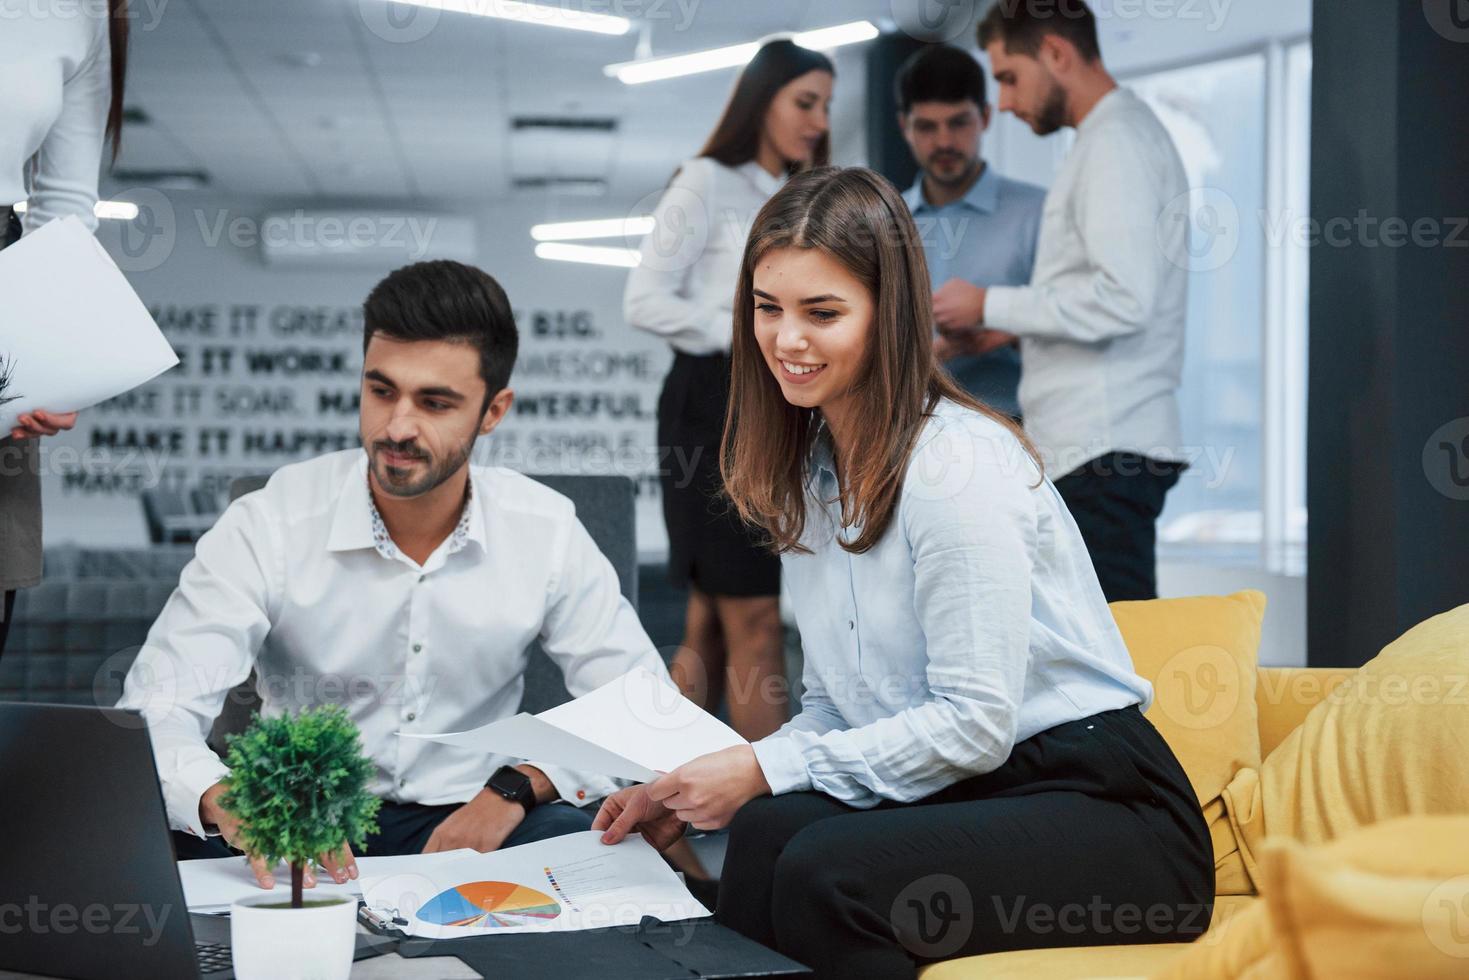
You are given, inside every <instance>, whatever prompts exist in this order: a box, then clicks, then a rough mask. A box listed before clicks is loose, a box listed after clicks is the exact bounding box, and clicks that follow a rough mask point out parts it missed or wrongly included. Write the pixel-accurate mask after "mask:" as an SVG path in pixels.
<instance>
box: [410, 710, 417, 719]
mask: <svg viewBox="0 0 1469 980" xmlns="http://www.w3.org/2000/svg"><path fill="white" fill-rule="evenodd" d="M417 717H418V715H417V714H416V713H414V712H412V711H410V712H408V720H409V721H412V720H413V719H415V718H417Z"/></svg>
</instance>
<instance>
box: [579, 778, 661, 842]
mask: <svg viewBox="0 0 1469 980" xmlns="http://www.w3.org/2000/svg"><path fill="white" fill-rule="evenodd" d="M592 829H593V830H601V831H605V833H603V834H602V843H603V844H620V843H622V840H623V838H625V837H626V836H627V835H628V834H631V833H639V834H642V835H643V839H644V840H646V841H647V842H648V843H649V844H652V845H653V847H654V848H655V849H656V850H659V851H664V850H667V849H668V848H669V847H671V846H673V844H674V843H675V842H677V841H678V839H679V838H681V837H682V836H683V832H684V822H683V821H682V820H680V819H678V817H677V815H675V814H674V812H673V811H672V810H670V809H668V808H667V807H665V806H664V805H663V804H662V803H657V802H655V801H653V800H652V799H650V798H649V797H648V787H647V786H629V787H628V788H627V789H624V790H619V791H617V792H616V793H613V794H612V795H611V796H609V797H607V799H605V800H603V801H602V809H600V810H598V811H597V819H596V820H593V821H592Z"/></svg>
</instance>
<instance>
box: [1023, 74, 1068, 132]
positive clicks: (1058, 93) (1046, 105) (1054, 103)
mask: <svg viewBox="0 0 1469 980" xmlns="http://www.w3.org/2000/svg"><path fill="white" fill-rule="evenodd" d="M1067 114H1068V112H1067V105H1066V91H1065V90H1064V89H1062V88H1061V86H1059V85H1057V84H1056V83H1055V82H1052V83H1051V88H1050V91H1048V92H1047V93H1046V100H1045V101H1044V102H1042V103H1041V110H1040V112H1038V113H1036V117H1035V122H1033V123H1031V124H1030V128H1031V130H1032V131H1033V132H1034V133H1035V134H1036V135H1037V136H1050V135H1051V134H1052V133H1054V132H1055V131H1056V130H1058V129H1060V128H1061V127H1062V126H1064V125H1066V116H1067Z"/></svg>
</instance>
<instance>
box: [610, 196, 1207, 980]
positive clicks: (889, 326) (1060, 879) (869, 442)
mask: <svg viewBox="0 0 1469 980" xmlns="http://www.w3.org/2000/svg"><path fill="white" fill-rule="evenodd" d="M737 290H738V292H737V296H736V313H735V318H734V346H733V377H732V380H731V394H730V406H729V425H728V427H727V428H726V430H725V435H724V443H723V447H722V461H723V474H724V479H725V483H726V486H727V489H728V492H729V495H730V497H731V498H732V499H733V500H734V501H735V503H736V504H737V505H738V507H739V510H740V513H741V514H742V515H744V516H745V517H746V518H747V519H749V520H750V521H751V522H753V523H756V524H758V525H759V526H760V527H762V528H764V529H765V531H766V533H767V534H768V535H769V536H770V538H771V540H772V541H773V543H774V546H775V548H776V549H777V550H779V551H780V553H781V556H782V560H783V562H784V570H785V575H786V582H787V586H788V588H789V590H790V595H791V599H792V601H793V604H794V606H795V611H796V621H797V624H798V625H799V627H800V631H801V645H802V648H803V651H804V653H805V674H804V677H803V680H804V694H803V695H802V699H801V712H800V714H798V715H797V716H796V717H795V718H794V719H792V720H791V721H790V722H789V723H788V724H786V725H785V726H784V727H783V728H781V729H780V731H778V732H776V733H775V734H774V735H771V736H769V737H768V738H765V739H762V740H760V741H758V742H756V743H755V744H754V745H741V746H737V747H734V748H730V749H725V750H722V751H720V752H714V753H710V754H708V755H704V756H701V757H700V758H698V759H695V760H693V761H692V762H689V763H686V764H685V765H683V766H680V767H678V768H677V769H675V770H673V771H672V772H671V773H668V774H667V775H664V776H661V777H660V778H659V779H657V780H656V781H654V782H652V783H649V784H647V785H645V786H635V787H631V788H629V789H625V790H622V791H621V792H619V793H617V794H614V795H613V796H612V797H610V798H609V799H608V800H607V802H606V803H605V804H603V807H602V810H601V812H600V813H598V815H597V820H596V822H595V823H594V824H593V827H594V828H595V829H599V830H604V831H606V833H605V834H604V836H603V840H604V842H606V843H609V844H612V843H616V842H617V841H618V840H620V839H622V837H623V836H624V835H626V834H627V833H628V832H630V831H633V830H637V831H639V832H641V833H642V834H643V836H644V838H645V839H647V840H648V841H649V842H651V843H653V844H654V845H655V846H657V847H666V846H668V845H669V844H670V843H672V842H674V841H677V840H678V838H679V837H680V835H681V834H682V833H683V830H684V827H685V825H686V823H687V824H692V825H693V826H695V827H697V828H700V829H710V828H715V827H723V826H725V825H729V826H730V833H729V849H728V851H727V853H726V856H725V870H724V875H723V877H722V880H721V881H720V888H719V900H718V906H717V909H716V912H715V914H716V915H717V916H718V917H719V920H720V921H721V922H723V923H724V924H725V925H727V926H729V927H731V928H733V929H736V930H738V931H739V932H741V933H743V934H744V935H746V936H749V937H750V938H752V939H755V940H756V941H758V942H761V943H764V944H766V945H768V946H772V947H774V948H776V949H778V950H780V951H781V952H783V953H785V954H787V955H789V956H791V957H793V958H795V959H796V960H799V961H800V962H802V963H805V964H806V965H808V966H810V967H812V968H813V969H814V971H815V974H816V976H817V977H818V978H821V980H827V978H830V980H837V978H840V980H859V978H867V977H871V978H879V977H880V978H895V977H912V976H913V975H914V974H915V972H916V968H917V965H919V964H922V963H925V962H931V961H933V960H937V959H946V958H949V957H953V956H959V955H969V954H975V953H987V952H996V951H1000V950H1008V949H1024V948H1033V947H1039V946H1056V945H1066V946H1083V945H1105V944H1107V943H1119V942H1126V943H1138V942H1153V943H1161V942H1176V941H1185V940H1188V939H1192V938H1194V937H1196V936H1198V935H1199V934H1200V933H1202V932H1203V931H1204V929H1205V927H1206V926H1207V925H1208V922H1209V917H1210V911H1211V906H1212V903H1213V896H1214V855H1213V848H1212V845H1211V843H1210V839H1209V830H1208V827H1207V826H1206V825H1205V823H1204V818H1203V814H1202V813H1201V812H1200V809H1199V802H1198V798H1197V797H1196V796H1195V795H1194V791H1193V788H1192V787H1191V786H1190V784H1189V781H1188V777H1187V776H1186V775H1185V774H1184V771H1183V768H1182V766H1180V765H1179V763H1178V760H1177V759H1176V758H1175V757H1174V755H1173V752H1172V750H1171V749H1170V748H1169V747H1168V744H1167V743H1166V742H1165V741H1164V740H1163V737H1162V736H1161V735H1159V734H1158V731H1157V730H1156V729H1155V728H1153V726H1152V725H1151V724H1150V723H1149V722H1148V720H1147V719H1146V718H1145V717H1144V716H1143V709H1145V708H1146V707H1147V705H1148V704H1149V702H1150V701H1151V698H1152V689H1151V687H1150V685H1149V684H1148V682H1147V681H1146V680H1144V679H1143V678H1141V677H1139V676H1138V674H1137V673H1136V672H1135V671H1134V669H1133V665H1132V659H1131V656H1130V655H1129V653H1128V651H1127V647H1126V646H1125V645H1124V644H1123V642H1122V636H1121V634H1120V632H1119V631H1118V629H1117V624H1116V622H1115V621H1114V620H1113V618H1112V614H1111V611H1110V610H1109V609H1108V608H1107V602H1106V599H1105V598H1104V597H1103V595H1102V589H1101V586H1100V585H1099V584H1098V582H1097V575H1096V571H1095V570H1094V569H1093V568H1092V563H1091V560H1090V559H1089V558H1088V557H1087V550H1086V546H1085V544H1084V543H1083V542H1082V539H1081V533H1080V531H1078V530H1077V527H1076V522H1075V521H1074V520H1072V518H1071V515H1070V513H1069V512H1068V511H1067V509H1066V505H1065V503H1064V502H1063V501H1062V499H1061V496H1060V494H1058V493H1057V492H1056V488H1055V487H1054V486H1053V485H1052V484H1051V483H1050V481H1049V480H1047V479H1046V478H1045V475H1044V473H1043V472H1042V468H1041V465H1040V462H1039V460H1038V459H1037V457H1036V453H1035V450H1034V449H1033V448H1032V447H1031V445H1030V444H1029V443H1028V442H1027V441H1026V439H1025V436H1024V435H1022V434H1021V432H1020V430H1019V429H1018V428H1017V426H1016V425H1015V423H1013V422H1012V421H1011V420H1010V419H1008V418H1006V417H1004V416H1002V415H1001V414H1000V413H998V412H996V411H994V410H993V409H990V408H988V407H986V406H984V405H983V404H981V403H980V402H977V401H975V400H974V399H973V398H971V397H970V396H969V395H967V394H965V393H964V391H963V390H962V389H960V388H959V387H958V386H957V385H956V384H955V383H954V381H953V380H952V379H951V378H950V377H949V376H948V374H946V373H945V372H944V371H942V370H941V369H939V368H938V367H937V366H936V365H935V363H934V358H933V345H932V340H931V337H930V334H931V329H930V324H931V322H932V310H931V308H930V299H929V276H928V268H927V265H926V263H925V261H924V255H923V248H922V243H921V242H920V240H919V235H918V230H917V228H916V226H915V225H914V222H913V219H912V217H911V216H910V215H909V213H908V208H907V207H906V206H905V205H904V203H903V200H902V198H901V197H899V196H898V193H897V191H896V190H895V189H894V188H893V187H892V186H891V185H890V184H888V183H887V181H885V180H884V179H883V178H882V177H880V176H879V175H877V174H876V173H874V172H872V171H871V170H864V169H858V168H853V169H850V170H834V169H823V170H819V171H813V172H811V173H806V174H801V175H800V176H798V177H795V178H793V179H792V180H791V181H790V182H789V183H788V184H787V185H786V186H785V187H784V188H783V189H782V190H781V191H780V193H779V194H777V195H776V196H775V197H774V198H773V199H772V200H771V201H770V203H769V204H768V205H767V206H766V207H765V209H764V210H762V211H761V212H760V216H759V218H758V219H757V220H756V223H755V228H754V230H753V231H752V232H751V235H750V242H749V247H748V250H747V251H746V252H745V255H744V261H743V265H742V267H741V270H740V275H739V285H738V287H737ZM1037 908H1038V909H1042V910H1045V912H1046V914H1048V915H1050V916H1051V918H1049V919H1045V920H1044V921H1042V920H1041V919H1040V918H1038V917H1037V916H1034V915H1031V914H1029V913H1030V910H1033V909H1037ZM1078 909H1080V910H1082V912H1083V914H1082V915H1080V916H1072V915H1071V911H1075V910H1078ZM1123 909H1147V910H1148V921H1147V923H1146V925H1142V926H1137V925H1129V924H1124V923H1123V918H1124V916H1125V913H1123V912H1122V910H1123ZM1058 910H1062V912H1064V913H1065V914H1058ZM1114 913H1115V916H1116V918H1115V920H1114V919H1113V915H1114ZM1058 919H1063V920H1065V921H1066V922H1067V925H1065V926H1063V927H1062V928H1060V929H1057V928H1055V926H1056V922H1057V921H1058ZM1134 921H1135V920H1134Z"/></svg>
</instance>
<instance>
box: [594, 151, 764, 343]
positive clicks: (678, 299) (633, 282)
mask: <svg viewBox="0 0 1469 980" xmlns="http://www.w3.org/2000/svg"><path fill="white" fill-rule="evenodd" d="M783 181H784V178H782V177H776V176H773V175H772V174H771V173H770V172H769V171H768V170H766V169H765V168H764V167H762V166H760V164H758V163H756V162H754V161H753V160H752V161H750V162H749V163H743V164H740V165H739V166H738V167H726V166H725V165H724V164H722V163H720V162H718V161H717V160H714V159H711V158H710V157H695V158H694V159H692V160H689V161H687V162H686V163H684V165H683V166H682V167H680V168H679V170H678V174H677V175H675V176H674V178H673V181H672V182H671V183H670V184H669V185H668V189H667V190H665V191H664V192H663V196H662V197H661V198H660V199H659V201H658V206H657V207H656V208H655V209H654V210H653V230H652V231H651V232H649V233H648V234H647V235H645V236H644V237H643V242H642V249H641V252H640V258H639V264H638V266H637V268H635V269H633V270H632V271H631V272H629V273H628V276H627V288H626V290H625V291H624V293H623V299H622V313H623V318H624V319H626V320H627V322H628V323H630V324H631V325H632V326H634V327H637V328H638V329H639V330H646V331H648V332H649V333H655V334H658V335H659V336H660V337H662V338H664V339H665V340H667V341H668V343H669V344H671V345H672V346H673V347H674V349H675V350H679V351H682V352H683V353H685V354H694V355H705V354H720V353H725V352H727V351H728V350H729V348H730V344H731V343H732V342H733V335H734V294H735V288H736V287H737V286H738V285H739V281H738V280H739V277H740V260H741V259H742V258H743V257H744V254H745V240H746V239H747V238H749V236H750V228H751V227H752V226H753V225H754V224H755V216H756V215H757V214H759V213H760V209H761V208H763V207H764V206H765V202H766V201H768V200H770V198H771V197H772V196H773V195H774V194H775V192H776V191H778V190H780V186H781V184H782V183H783Z"/></svg>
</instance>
